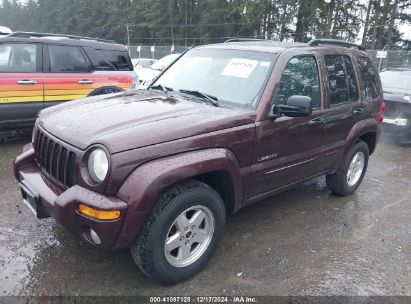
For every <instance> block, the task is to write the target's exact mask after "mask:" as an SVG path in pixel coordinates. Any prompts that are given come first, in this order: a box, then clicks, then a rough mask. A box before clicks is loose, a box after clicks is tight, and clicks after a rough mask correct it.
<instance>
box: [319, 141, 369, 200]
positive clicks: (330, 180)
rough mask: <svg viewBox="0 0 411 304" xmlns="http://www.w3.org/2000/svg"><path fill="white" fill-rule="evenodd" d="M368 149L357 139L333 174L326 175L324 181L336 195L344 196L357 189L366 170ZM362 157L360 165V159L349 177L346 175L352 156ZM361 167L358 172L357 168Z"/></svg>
mask: <svg viewBox="0 0 411 304" xmlns="http://www.w3.org/2000/svg"><path fill="white" fill-rule="evenodd" d="M369 154H370V151H369V149H368V145H367V144H366V143H365V142H364V141H358V142H357V143H356V144H355V145H353V146H352V147H351V149H350V150H349V151H348V153H347V154H346V156H345V157H344V159H343V161H342V162H341V165H340V167H339V168H338V169H337V171H336V172H335V173H334V174H329V175H327V176H326V182H327V186H328V188H329V189H330V190H331V191H332V192H333V193H334V194H337V195H341V196H346V195H350V194H352V193H354V191H355V190H357V188H358V186H359V185H360V184H361V181H362V179H363V178H364V175H365V172H366V171H367V166H368V158H369ZM357 156H358V157H359V158H362V157H363V163H362V165H360V163H361V161H357V162H356V163H357V166H356V167H355V166H354V168H353V167H351V168H352V169H354V170H351V171H350V172H353V173H352V174H351V175H350V177H349V176H348V174H349V170H350V165H351V162H352V161H353V160H354V157H357ZM360 167H362V171H361V172H359V171H358V170H357V169H358V168H360Z"/></svg>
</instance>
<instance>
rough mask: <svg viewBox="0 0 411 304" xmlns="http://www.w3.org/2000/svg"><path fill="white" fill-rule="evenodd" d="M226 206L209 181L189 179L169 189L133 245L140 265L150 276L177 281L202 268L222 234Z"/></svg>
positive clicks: (164, 282)
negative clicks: (206, 182)
mask: <svg viewBox="0 0 411 304" xmlns="http://www.w3.org/2000/svg"><path fill="white" fill-rule="evenodd" d="M225 216H226V215H225V206H224V203H223V201H222V199H221V197H220V196H219V194H218V193H217V192H216V191H215V190H214V189H212V188H211V187H209V186H208V185H206V184H203V183H201V182H198V181H189V182H185V183H183V184H179V185H177V186H174V187H172V188H171V189H169V190H168V191H166V192H165V193H164V194H163V195H162V197H161V198H160V200H159V201H158V203H157V204H156V206H155V207H154V208H153V210H152V211H151V213H150V215H149V216H148V218H147V220H146V223H145V225H144V227H143V229H142V232H141V234H140V236H139V238H138V239H137V240H136V241H135V242H134V244H132V246H131V254H132V257H133V259H134V261H135V262H136V264H137V266H138V267H139V268H140V269H141V270H142V271H143V272H144V273H145V274H147V275H148V276H150V277H152V278H153V279H155V280H157V281H159V282H161V283H163V284H175V283H178V282H181V281H184V280H186V279H188V278H190V277H191V276H193V275H195V274H197V273H198V272H199V271H201V270H202V269H203V268H204V267H205V265H206V264H207V262H208V261H209V259H210V258H211V256H212V255H213V253H214V251H215V250H216V248H217V246H218V244H219V241H220V239H221V237H222V234H223V231H224V226H225V221H226V218H225Z"/></svg>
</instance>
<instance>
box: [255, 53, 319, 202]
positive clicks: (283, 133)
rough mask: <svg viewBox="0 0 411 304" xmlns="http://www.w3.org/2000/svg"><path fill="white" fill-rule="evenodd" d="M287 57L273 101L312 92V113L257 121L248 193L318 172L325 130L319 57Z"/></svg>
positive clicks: (278, 185)
mask: <svg viewBox="0 0 411 304" xmlns="http://www.w3.org/2000/svg"><path fill="white" fill-rule="evenodd" d="M283 56H285V55H283ZM284 59H285V62H287V63H286V65H285V67H284V69H283V71H282V76H281V80H280V83H279V86H278V89H277V91H276V93H275V97H274V100H273V103H274V104H285V103H286V101H287V99H288V98H289V97H290V96H292V95H303V96H309V97H311V100H312V104H313V113H312V115H310V116H308V117H286V116H282V117H280V118H277V119H275V120H274V119H270V118H267V120H265V121H262V122H258V123H257V136H256V144H255V155H254V160H253V163H254V165H252V179H251V180H252V182H251V187H250V190H249V194H248V197H255V196H258V195H260V194H263V193H265V192H269V191H272V190H275V189H279V188H281V187H285V186H287V185H289V184H292V183H295V182H297V181H300V180H303V179H305V178H308V177H310V176H313V175H315V174H316V173H317V172H318V163H319V161H320V157H321V153H322V145H323V141H324V132H325V130H324V124H323V123H322V120H321V119H322V118H321V117H322V115H323V114H324V110H323V109H322V94H321V92H322V90H321V81H320V75H319V70H318V64H317V60H316V57H315V56H314V53H313V54H307V55H302V56H295V57H292V58H284ZM278 70H279V69H276V71H275V73H276V72H278Z"/></svg>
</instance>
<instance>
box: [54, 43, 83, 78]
mask: <svg viewBox="0 0 411 304" xmlns="http://www.w3.org/2000/svg"><path fill="white" fill-rule="evenodd" d="M48 50H49V58H50V72H51V73H85V72H87V71H88V65H87V61H86V58H85V57H84V56H83V54H82V53H81V51H80V49H79V48H77V47H73V46H60V45H50V46H49V47H48Z"/></svg>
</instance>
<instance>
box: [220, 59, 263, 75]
mask: <svg viewBox="0 0 411 304" xmlns="http://www.w3.org/2000/svg"><path fill="white" fill-rule="evenodd" d="M257 64H258V60H249V59H240V58H233V59H231V60H230V62H229V63H228V64H227V65H226V67H225V68H224V70H223V72H222V73H221V75H224V76H233V77H240V78H248V77H250V75H251V73H252V72H253V71H254V69H255V67H256V66H257Z"/></svg>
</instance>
